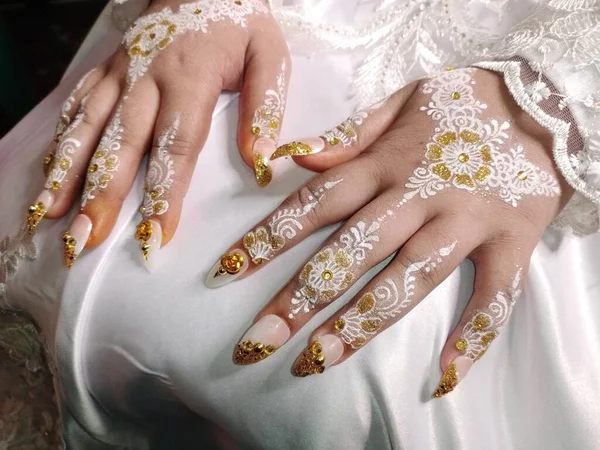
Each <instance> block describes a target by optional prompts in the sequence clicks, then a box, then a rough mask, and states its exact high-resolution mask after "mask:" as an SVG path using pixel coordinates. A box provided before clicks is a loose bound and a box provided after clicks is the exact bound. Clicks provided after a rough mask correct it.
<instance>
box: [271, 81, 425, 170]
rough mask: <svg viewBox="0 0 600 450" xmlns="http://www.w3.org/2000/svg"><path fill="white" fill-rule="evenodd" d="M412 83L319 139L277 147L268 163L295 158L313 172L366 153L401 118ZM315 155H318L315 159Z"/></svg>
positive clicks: (414, 87) (356, 113) (301, 140)
mask: <svg viewBox="0 0 600 450" xmlns="http://www.w3.org/2000/svg"><path fill="white" fill-rule="evenodd" d="M416 87H417V83H416V82H414V83H411V84H409V85H407V86H406V87H404V88H403V89H401V90H399V91H397V92H396V93H394V94H393V95H392V96H391V97H389V98H387V99H385V100H382V101H380V102H379V103H377V104H375V105H373V106H371V107H370V108H368V109H366V110H362V111H357V112H355V113H354V114H352V115H351V116H350V117H348V118H347V119H346V120H345V121H344V122H342V123H341V124H340V125H337V126H336V127H334V128H332V129H329V130H327V131H325V132H324V133H323V134H322V135H321V136H320V137H311V138H305V139H299V140H297V141H293V142H290V143H288V144H284V145H282V146H280V147H279V148H278V149H277V151H276V152H275V153H274V154H273V156H272V157H271V159H277V158H281V157H284V156H294V161H295V162H296V163H297V164H298V165H301V166H303V167H306V168H307V169H309V170H313V171H315V172H323V171H324V170H327V169H330V168H331V167H334V166H337V165H338V164H342V163H344V162H346V161H349V160H351V159H353V158H355V157H356V156H357V155H358V154H360V153H362V152H363V151H364V150H366V149H367V148H368V147H369V146H370V145H371V144H372V143H373V142H374V141H375V140H376V139H377V138H378V137H379V136H381V135H382V134H383V133H384V132H385V130H387V128H388V127H389V126H390V125H391V124H392V123H393V122H394V120H395V119H396V118H397V117H398V115H399V114H400V112H401V110H402V107H403V106H404V104H405V103H406V102H407V100H408V99H409V98H410V96H411V95H412V93H413V92H414V91H415V89H416ZM317 154H318V155H317Z"/></svg>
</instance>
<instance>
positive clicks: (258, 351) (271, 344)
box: [233, 314, 291, 365]
mask: <svg viewBox="0 0 600 450" xmlns="http://www.w3.org/2000/svg"><path fill="white" fill-rule="evenodd" d="M290 334H291V332H290V328H289V326H288V324H287V322H286V321H285V320H283V319H282V318H281V317H279V316H276V315H275V314H269V315H268V316H265V317H263V318H262V319H260V320H259V321H258V322H256V323H255V324H254V325H252V326H251V327H250V329H249V330H248V331H247V332H246V334H245V335H244V337H242V339H241V340H240V342H239V343H238V345H237V346H236V348H235V351H234V356H233V360H234V362H235V363H236V364H239V365H247V364H253V363H255V362H258V361H262V360H263V359H265V358H267V357H268V356H270V355H271V354H272V353H273V352H274V351H275V350H277V349H278V348H279V347H281V346H282V345H283V344H285V343H286V342H287V340H288V339H289V338H290Z"/></svg>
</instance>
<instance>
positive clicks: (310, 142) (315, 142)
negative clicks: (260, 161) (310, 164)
mask: <svg viewBox="0 0 600 450" xmlns="http://www.w3.org/2000/svg"><path fill="white" fill-rule="evenodd" d="M324 148H325V141H324V140H323V139H321V138H320V137H316V138H304V139H300V140H298V141H294V142H290V143H289V144H283V145H281V146H279V147H278V148H277V150H275V153H273V154H272V155H271V161H272V160H274V159H277V158H281V157H283V156H305V155H314V154H315V153H319V152H320V151H322V150H323V149H324Z"/></svg>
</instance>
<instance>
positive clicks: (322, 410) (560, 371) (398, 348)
mask: <svg viewBox="0 0 600 450" xmlns="http://www.w3.org/2000/svg"><path fill="white" fill-rule="evenodd" d="M108 33H109V34H108V35H107V34H106V33H105V32H104V30H101V32H98V33H97V34H96V36H97V41H99V42H100V43H99V44H97V45H94V46H91V47H89V48H90V49H91V50H90V52H89V54H88V55H87V56H86V57H85V61H84V63H83V64H82V65H81V66H79V67H77V69H75V70H74V71H72V73H71V74H70V75H69V76H68V77H66V78H65V80H64V81H63V83H61V85H60V86H59V87H58V88H57V90H56V91H55V92H53V93H52V94H51V95H50V96H49V97H48V98H46V99H45V100H44V101H43V102H42V103H41V104H40V105H38V107H37V108H36V109H34V110H33V111H32V112H31V113H30V114H29V115H28V116H27V117H26V118H25V119H24V120H23V121H22V122H21V123H20V124H19V125H18V126H17V127H16V128H15V129H13V130H12V131H11V132H10V133H9V134H8V135H7V136H6V137H4V138H3V139H2V140H1V141H0V193H1V203H0V211H1V214H0V236H4V235H6V234H9V233H13V232H14V231H15V230H16V229H17V228H18V225H19V223H20V221H21V220H22V217H23V215H24V212H25V211H26V208H27V205H28V204H29V203H30V201H31V200H32V199H33V198H35V196H36V195H37V194H38V192H39V191H40V190H41V189H42V186H43V175H42V171H41V160H42V158H43V154H44V152H45V147H46V145H47V143H48V142H49V141H50V139H51V136H52V133H53V130H54V125H55V121H56V117H58V112H59V108H60V104H61V102H62V100H63V99H64V98H66V96H67V95H68V93H69V92H70V90H71V88H72V86H73V85H74V84H75V83H76V81H77V79H78V77H79V76H80V75H81V74H83V73H84V72H85V71H86V69H87V68H89V67H91V66H93V65H95V64H97V63H98V62H100V61H102V60H103V59H104V58H105V57H106V56H107V55H109V54H110V53H111V51H112V50H113V49H114V46H115V45H116V43H117V42H118V35H116V34H110V33H112V32H111V31H109V32H108ZM351 73H352V66H351V63H350V61H349V60H348V59H347V58H346V57H333V56H322V57H318V58H313V59H307V58H302V57H295V58H294V72H293V75H292V79H291V83H290V94H289V101H288V110H287V113H286V118H285V124H284V129H283V134H282V139H284V140H285V139H286V138H292V137H297V136H302V135H311V134H315V133H319V132H321V131H322V130H323V129H325V128H327V127H330V126H332V125H334V124H335V123H337V122H339V120H340V118H342V117H344V116H345V115H346V114H347V113H349V112H350V110H351V105H350V104H348V102H347V101H346V92H347V86H348V85H349V83H350V79H351ZM307 99H310V100H309V101H307ZM237 111H238V109H237V100H236V96H235V95H233V94H224V95H223V96H222V98H221V99H220V101H219V104H218V107H217V110H216V111H215V115H214V120H213V125H212V129H211V133H210V137H209V140H208V142H207V144H206V146H205V149H204V150H203V152H202V154H201V157H200V159H199V163H198V166H197V168H196V171H195V174H194V178H193V181H192V185H191V187H190V191H189V194H188V196H187V197H186V201H185V204H184V210H183V215H182V219H181V224H180V227H179V229H178V231H177V235H176V236H175V238H174V239H173V240H172V241H171V242H170V243H169V244H168V245H167V246H166V247H165V248H164V249H163V250H161V253H160V255H159V258H160V262H159V266H158V269H157V271H156V273H154V274H152V275H150V274H148V273H147V272H146V271H145V269H144V268H143V266H142V264H141V262H140V260H139V251H138V249H137V243H136V242H135V241H134V239H133V234H134V228H135V223H136V221H137V220H138V215H137V207H138V206H139V204H140V202H141V199H142V181H143V173H144V172H143V171H144V169H143V168H142V169H141V171H140V174H139V176H138V179H137V181H136V184H135V187H134V189H133V190H132V191H131V193H130V194H129V196H128V197H127V199H126V201H125V204H124V207H123V210H122V211H121V214H120V216H119V219H118V222H117V224H116V226H115V229H114V231H113V232H112V234H111V235H110V237H109V238H108V240H107V241H106V242H105V243H104V244H103V245H102V246H100V247H99V248H97V249H95V250H93V251H87V252H85V253H84V254H83V255H82V256H81V257H80V258H79V260H78V261H77V263H76V264H75V266H74V267H73V268H72V269H71V270H70V271H69V272H67V271H66V270H65V269H64V268H63V267H62V265H61V246H62V243H61V240H60V236H61V234H62V231H64V230H65V229H66V228H67V226H68V224H69V222H70V220H72V218H73V215H74V213H75V211H72V213H71V214H70V215H69V216H68V217H65V218H64V219H61V220H57V221H48V220H46V221H44V222H43V223H42V225H41V227H40V230H39V232H38V236H37V242H38V243H39V246H40V256H39V258H38V259H37V260H35V261H31V262H29V261H27V262H22V263H21V264H22V266H21V269H20V270H19V272H18V273H17V274H16V275H15V276H14V278H12V279H11V280H10V283H9V286H8V287H9V293H8V297H7V298H8V303H9V306H12V307H15V308H19V309H24V310H26V311H27V312H29V313H30V314H31V315H32V316H33V317H34V319H35V320H36V321H37V323H38V324H39V325H40V327H41V330H42V333H43V335H44V336H45V338H46V339H47V341H48V343H49V347H50V349H51V356H52V357H53V358H54V359H55V362H56V364H57V369H58V380H59V383H60V386H61V395H62V400H63V414H64V417H65V421H66V428H67V436H66V440H67V442H68V445H69V447H68V448H73V449H80V448H81V449H86V450H88V449H96V448H98V449H104V448H131V449H150V448H152V449H187V448H190V449H192V448H193V449H198V448H214V447H213V446H214V445H217V444H215V443H214V435H215V433H214V430H215V429H220V430H222V432H220V433H219V435H220V436H222V435H226V436H229V440H231V439H233V440H235V441H237V442H238V444H239V446H240V447H242V448H256V449H277V450H279V449H302V450H304V449H308V450H319V449H348V450H354V449H376V450H379V449H387V448H394V449H428V450H429V449H440V450H441V449H443V450H447V449H461V450H463V449H466V450H470V449H473V450H479V449H482V448H485V449H490V450H494V449H498V450H506V449H544V450H546V449H564V448H573V449H578V450H579V449H582V450H587V449H589V450H596V449H598V448H600V428H599V427H598V426H597V424H598V423H600V359H599V357H598V355H600V322H599V320H600V302H599V301H598V299H599V298H600V272H599V271H598V263H599V257H598V255H600V235H597V234H596V235H591V236H588V237H586V238H578V239H576V238H573V237H571V236H569V235H567V234H564V233H560V232H557V231H548V232H547V233H546V234H545V236H544V239H543V241H542V242H541V243H540V244H539V246H538V248H537V249H536V251H535V253H534V256H533V259H532V265H531V269H530V273H529V276H528V280H527V286H526V288H525V293H524V294H523V296H522V297H521V298H520V299H519V301H518V303H517V305H516V307H515V309H514V312H513V316H512V318H511V319H510V322H509V324H508V325H507V326H506V327H505V329H504V330H503V332H502V334H501V335H500V336H499V337H498V338H497V339H496V340H495V341H494V344H493V345H492V346H491V347H490V350H489V351H488V352H487V354H486V355H485V357H484V358H482V359H481V360H480V361H478V362H477V363H476V364H475V365H474V367H473V368H472V369H471V371H470V372H469V374H468V376H467V377H466V378H465V379H464V380H463V382H462V383H461V384H460V386H459V387H458V388H457V389H456V391H455V392H453V393H452V394H450V395H448V396H446V397H445V398H443V399H440V400H431V399H430V395H431V392H432V391H433V389H434V387H435V385H436V383H437V381H438V379H439V376H440V368H439V355H440V352H441V350H442V348H443V345H444V343H445V341H446V337H447V336H448V334H449V332H450V331H451V330H452V328H453V327H454V326H455V324H456V323H457V321H458V318H459V316H460V314H461V312H462V310H463V308H464V306H465V305H466V302H467V300H468V297H469V295H470V292H471V288H472V281H473V269H472V266H471V265H470V263H464V264H463V265H462V266H461V267H460V268H459V269H458V270H456V271H455V273H454V274H453V275H452V276H451V277H450V278H449V279H448V280H446V281H445V282H444V283H443V284H442V285H441V286H440V287H439V288H438V289H436V290H435V291H434V292H433V293H432V294H431V295H430V296H429V297H428V298H427V299H426V300H425V301H424V302H423V303H422V304H421V305H419V306H418V307H417V308H416V309H415V310H414V311H413V312H411V313H410V314H409V316H408V317H406V318H405V319H403V320H402V321H401V322H400V323H398V324H397V325H395V326H393V327H392V328H391V329H389V330H387V331H386V332H384V333H383V334H382V335H380V336H378V337H377V338H376V339H375V340H374V341H373V342H371V343H370V344H369V345H368V346H366V347H365V348H364V349H362V350H360V351H359V352H358V353H357V354H356V355H354V356H353V357H352V358H351V359H349V360H348V361H346V362H345V363H344V364H342V365H339V366H337V367H334V368H330V369H328V370H327V371H326V372H325V373H324V374H323V375H319V376H312V377H308V378H303V379H299V378H294V377H293V376H292V375H291V373H290V368H291V365H292V363H293V361H294V359H295V358H296V356H297V355H298V354H299V353H300V352H301V351H302V349H303V348H304V346H305V344H306V340H307V338H308V336H309V334H310V332H311V331H312V330H313V329H314V328H315V327H316V326H317V325H318V324H320V323H321V322H322V321H323V320H325V318H326V317H329V315H330V314H332V312H333V311H335V310H336V309H337V308H339V306H340V305H341V304H342V303H344V302H346V301H348V300H349V299H350V298H351V296H352V295H354V294H355V293H356V292H357V290H358V289H359V288H360V287H361V286H362V285H363V284H364V283H365V282H366V281H367V278H368V277H364V279H362V280H361V282H359V283H357V285H355V286H354V287H353V288H352V289H351V290H350V292H348V293H346V295H344V296H343V297H342V299H340V300H339V301H337V302H335V303H334V304H333V305H331V306H329V307H328V308H326V309H325V310H324V311H322V312H321V313H319V314H318V315H317V316H316V317H315V318H314V319H313V320H312V321H311V322H310V323H309V324H308V326H306V327H305V328H304V329H303V330H302V331H301V332H300V333H299V334H298V335H296V336H295V337H294V338H292V339H291V340H290V342H289V343H288V344H286V345H285V346H284V347H282V348H281V349H279V350H278V351H277V352H276V353H275V354H274V355H273V356H271V357H270V358H268V359H267V360H265V361H262V362H260V363H259V364H256V365H253V366H248V367H238V366H235V365H234V364H233V363H232V359H231V356H232V350H233V347H234V345H235V343H236V342H237V340H238V338H239V337H240V336H241V335H242V334H243V332H244V331H245V329H246V328H247V327H248V326H249V325H250V324H251V322H252V317H253V315H254V314H255V313H256V312H258V311H259V310H260V308H261V307H262V306H263V305H264V304H265V303H266V302H267V301H268V300H269V299H270V298H271V297H272V296H273V295H274V294H275V293H276V292H277V290H278V289H279V288H280V287H281V286H283V285H284V284H285V283H286V282H287V280H288V279H289V278H290V277H291V276H292V274H293V273H294V271H295V270H297V268H298V267H299V266H300V265H301V263H302V262H303V261H304V260H305V259H306V258H308V257H309V256H310V254H311V253H312V252H313V251H314V250H316V249H317V248H318V246H319V245H320V244H321V243H322V242H323V241H324V239H325V238H326V236H327V235H329V234H330V233H331V232H332V228H329V229H327V230H322V231H321V232H319V233H316V234H315V235H313V236H311V237H310V238H309V239H307V240H306V241H305V242H303V243H302V244H300V245H298V246H297V247H296V248H294V249H292V250H290V251H288V252H286V253H285V254H284V255H281V256H280V257H279V258H278V259H277V263H274V264H270V265H269V266H267V267H265V268H264V269H262V270H261V271H259V272H258V273H256V274H255V275H253V276H252V277H249V278H247V279H246V280H243V281H238V282H234V283H232V284H230V285H228V286H226V287H223V288H221V289H219V290H209V289H207V288H206V287H205V286H204V278H205V276H206V272H207V271H208V269H209V268H210V266H211V265H212V264H213V263H214V261H215V260H216V259H217V258H218V257H219V256H220V254H221V252H222V251H224V250H225V249H226V248H227V246H228V245H229V244H230V243H231V242H234V241H235V240H236V239H238V238H239V237H240V236H241V235H242V234H243V233H244V232H245V231H246V230H248V229H249V228H250V227H251V226H252V225H254V224H255V223H256V222H257V221H258V220H260V219H261V218H263V217H264V216H265V215H266V214H268V213H269V212H270V211H271V210H272V209H273V208H274V207H275V206H276V205H277V204H278V202H279V201H281V200H282V199H283V198H284V197H285V196H286V195H287V194H288V193H290V192H291V191H292V190H293V189H295V188H297V187H299V186H300V185H301V184H302V183H303V182H304V181H306V180H307V179H308V178H310V176H311V174H310V173H309V172H307V171H305V170H303V169H300V168H297V167H294V166H292V165H291V164H290V163H284V165H285V164H287V166H286V167H285V168H283V167H282V168H281V169H282V170H281V171H280V172H285V173H284V174H283V175H282V176H281V177H280V178H281V179H279V180H277V181H276V182H274V183H273V184H272V186H271V187H269V188H268V189H266V190H260V189H259V188H257V187H256V186H255V183H254V180H253V175H252V173H251V171H250V170H249V169H248V168H247V167H246V166H245V165H244V164H243V162H242V161H241V159H240V156H239V154H238V151H237V148H236V144H235V130H236V125H237ZM370 275H372V273H371V274H370ZM219 439H220V441H219V442H221V443H222V442H223V438H222V437H221V438H219ZM219 439H217V440H219ZM223 445H224V444H223Z"/></svg>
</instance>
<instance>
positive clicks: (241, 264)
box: [205, 248, 250, 288]
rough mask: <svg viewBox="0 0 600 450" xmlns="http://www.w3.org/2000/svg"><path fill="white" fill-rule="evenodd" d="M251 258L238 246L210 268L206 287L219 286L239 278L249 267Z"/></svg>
mask: <svg viewBox="0 0 600 450" xmlns="http://www.w3.org/2000/svg"><path fill="white" fill-rule="evenodd" d="M249 261H250V258H249V257H248V255H246V253H245V252H244V251H243V250H240V249H239V248H236V249H234V250H232V251H230V252H229V253H227V254H226V255H224V256H223V257H221V259H220V260H219V261H218V262H217V263H216V264H215V265H214V266H213V267H212V269H210V272H208V277H207V278H206V283H205V284H206V287H208V288H218V287H221V286H225V285H226V284H228V283H231V282H232V281H233V280H235V279H237V278H239V276H240V275H242V274H243V273H244V272H245V271H246V270H247V269H248V262H249Z"/></svg>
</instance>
